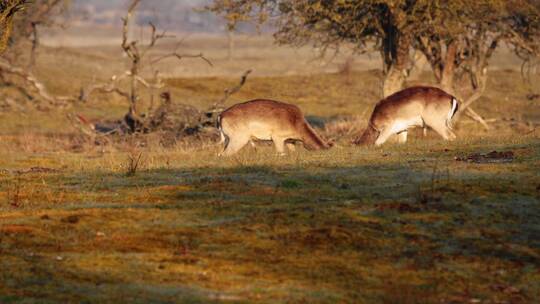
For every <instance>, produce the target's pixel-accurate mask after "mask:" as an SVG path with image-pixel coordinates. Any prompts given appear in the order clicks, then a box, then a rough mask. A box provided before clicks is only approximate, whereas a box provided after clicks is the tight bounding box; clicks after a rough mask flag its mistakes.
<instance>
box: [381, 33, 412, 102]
mask: <svg viewBox="0 0 540 304" xmlns="http://www.w3.org/2000/svg"><path fill="white" fill-rule="evenodd" d="M391 38H394V39H392V40H393V41H391V42H390V43H389V45H390V46H391V47H390V48H388V49H387V50H385V51H386V52H389V55H390V56H388V54H386V55H385V57H386V58H388V57H390V58H391V60H390V62H387V65H388V71H387V72H386V75H385V79H384V83H383V92H382V93H383V97H387V96H389V95H392V94H394V93H396V92H398V91H400V90H401V89H402V88H403V84H404V83H405V80H406V79H407V69H408V67H409V62H410V58H409V50H410V46H411V39H410V37H408V36H406V35H398V36H395V35H393V37H391ZM387 61H388V60H387Z"/></svg>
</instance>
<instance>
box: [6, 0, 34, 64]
mask: <svg viewBox="0 0 540 304" xmlns="http://www.w3.org/2000/svg"><path fill="white" fill-rule="evenodd" d="M26 2H27V0H2V1H1V2H0V54H2V53H4V51H5V50H6V48H7V45H8V40H9V38H10V37H11V33H12V30H13V18H14V17H15V13H17V12H18V11H20V10H22V9H23V8H24V6H25V4H26Z"/></svg>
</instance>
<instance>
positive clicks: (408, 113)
mask: <svg viewBox="0 0 540 304" xmlns="http://www.w3.org/2000/svg"><path fill="white" fill-rule="evenodd" d="M458 108H459V102H458V100H457V99H456V98H455V97H454V96H452V95H450V94H448V93H446V92H445V91H443V90H441V89H439V88H435V87H429V86H414V87H410V88H407V89H404V90H402V91H399V92H397V93H394V94H392V95H390V96H388V97H386V98H384V99H382V100H381V101H379V102H378V103H377V104H376V105H375V108H374V109H373V113H372V114H371V117H370V119H369V123H368V126H367V128H366V129H365V130H364V132H363V133H362V134H361V135H360V136H358V137H357V138H356V140H354V142H353V143H354V144H356V145H373V144H375V146H380V145H382V144H383V143H384V142H386V141H387V140H388V138H389V137H390V136H392V135H394V134H397V135H398V141H399V142H400V143H405V142H407V132H408V130H409V129H411V128H414V127H423V128H426V127H429V128H431V129H433V130H434V131H435V132H436V133H438V134H439V135H440V136H441V137H442V138H443V139H444V140H449V141H451V140H454V139H456V135H455V134H454V132H453V131H452V130H453V129H452V118H453V117H454V116H455V115H456V112H457V111H458Z"/></svg>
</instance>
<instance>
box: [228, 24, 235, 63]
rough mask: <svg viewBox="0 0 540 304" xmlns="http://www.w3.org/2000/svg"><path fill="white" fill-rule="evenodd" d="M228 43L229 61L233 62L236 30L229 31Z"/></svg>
mask: <svg viewBox="0 0 540 304" xmlns="http://www.w3.org/2000/svg"><path fill="white" fill-rule="evenodd" d="M227 42H228V50H227V60H228V61H232V59H233V54H234V29H228V30H227Z"/></svg>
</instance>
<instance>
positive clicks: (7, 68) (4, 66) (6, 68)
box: [0, 60, 58, 104]
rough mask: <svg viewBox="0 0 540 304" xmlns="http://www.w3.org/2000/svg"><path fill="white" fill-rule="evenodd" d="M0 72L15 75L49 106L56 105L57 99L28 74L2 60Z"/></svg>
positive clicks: (0, 61)
mask: <svg viewBox="0 0 540 304" xmlns="http://www.w3.org/2000/svg"><path fill="white" fill-rule="evenodd" d="M0 70H1V71H2V72H6V73H9V74H14V75H17V76H19V77H21V78H23V79H24V80H25V81H26V82H27V83H28V84H30V85H31V86H32V87H33V88H34V89H35V90H36V91H37V93H38V95H39V96H40V97H41V98H42V99H43V100H45V101H46V102H48V103H50V104H57V103H58V99H57V98H55V97H54V96H53V95H51V94H50V93H49V91H47V88H46V87H45V85H44V84H43V83H41V82H40V81H39V80H37V78H36V77H35V76H34V75H33V74H32V73H30V72H28V71H26V70H24V69H22V68H20V67H17V66H14V65H12V64H10V63H8V62H6V61H4V60H0Z"/></svg>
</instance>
